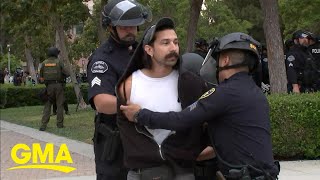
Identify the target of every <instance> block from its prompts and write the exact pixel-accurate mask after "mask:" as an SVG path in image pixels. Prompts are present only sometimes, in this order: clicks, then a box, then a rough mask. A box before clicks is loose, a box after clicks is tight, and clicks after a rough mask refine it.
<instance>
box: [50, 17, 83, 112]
mask: <svg viewBox="0 0 320 180" xmlns="http://www.w3.org/2000/svg"><path fill="white" fill-rule="evenodd" d="M55 28H56V46H57V47H58V48H59V50H60V56H61V57H62V59H63V62H64V63H65V66H66V67H67V68H68V70H69V72H70V77H71V81H72V83H73V88H74V91H75V93H76V96H77V101H78V104H79V107H80V108H81V109H84V108H86V107H87V104H86V103H85V101H84V100H83V96H82V93H81V90H80V86H79V84H78V81H77V78H76V75H75V73H74V71H73V68H72V65H71V63H70V61H69V55H68V51H67V48H66V44H65V34H64V30H63V23H62V22H61V20H60V19H58V18H57V19H56V21H55Z"/></svg>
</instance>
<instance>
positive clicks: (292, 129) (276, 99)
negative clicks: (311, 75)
mask: <svg viewBox="0 0 320 180" xmlns="http://www.w3.org/2000/svg"><path fill="white" fill-rule="evenodd" d="M268 99H269V102H270V115H271V128H272V138H273V139H272V141H273V152H274V154H275V155H276V156H278V157H280V158H297V159H300V158H311V159H314V158H318V157H320V93H313V94H294V95H287V94H286V95H271V96H269V97H268Z"/></svg>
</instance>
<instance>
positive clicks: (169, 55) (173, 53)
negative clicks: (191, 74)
mask: <svg viewBox="0 0 320 180" xmlns="http://www.w3.org/2000/svg"><path fill="white" fill-rule="evenodd" d="M171 57H175V58H177V59H178V58H179V54H178V53H177V52H175V51H174V52H171V53H169V54H167V55H166V56H165V57H164V58H165V59H168V58H171Z"/></svg>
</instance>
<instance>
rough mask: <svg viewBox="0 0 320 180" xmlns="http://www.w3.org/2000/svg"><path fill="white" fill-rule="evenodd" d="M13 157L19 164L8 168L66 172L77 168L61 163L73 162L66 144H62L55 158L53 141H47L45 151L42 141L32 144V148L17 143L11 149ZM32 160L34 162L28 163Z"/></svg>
mask: <svg viewBox="0 0 320 180" xmlns="http://www.w3.org/2000/svg"><path fill="white" fill-rule="evenodd" d="M19 152H20V153H19ZM11 158H12V160H13V161H14V162H15V163H16V164H17V166H14V167H11V168H8V169H7V170H15V169H48V170H54V171H60V172H64V173H70V172H72V171H74V170H76V168H74V167H71V166H62V165H59V164H60V163H61V162H63V161H65V162H67V163H69V164H72V163H73V161H72V158H71V156H70V152H69V150H68V147H67V145H66V144H61V146H60V147H59V151H58V154H57V156H56V157H55V159H54V145H53V144H52V143H47V144H46V145H45V148H44V150H43V151H42V149H41V146H40V143H34V144H32V148H30V147H29V146H28V145H26V144H16V145H15V146H13V148H12V149H11ZM30 161H31V162H32V164H27V163H28V162H30Z"/></svg>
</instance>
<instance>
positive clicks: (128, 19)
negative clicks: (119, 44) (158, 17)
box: [109, 1, 148, 26]
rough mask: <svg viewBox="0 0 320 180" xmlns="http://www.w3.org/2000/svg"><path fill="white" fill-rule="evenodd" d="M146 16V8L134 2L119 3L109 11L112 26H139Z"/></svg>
mask: <svg viewBox="0 0 320 180" xmlns="http://www.w3.org/2000/svg"><path fill="white" fill-rule="evenodd" d="M147 16H148V12H147V10H146V8H143V6H142V5H140V4H139V3H137V2H135V1H121V2H119V3H117V4H116V5H115V6H114V7H113V8H112V9H111V11H110V14H109V17H111V24H112V25H113V26H139V25H141V24H143V23H144V22H145V20H146V18H147Z"/></svg>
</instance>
